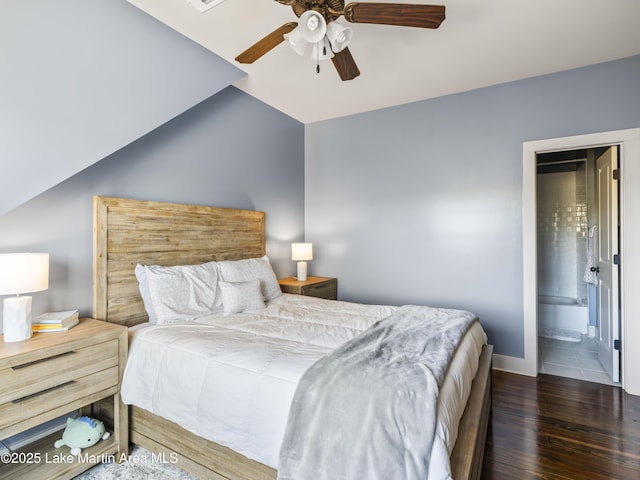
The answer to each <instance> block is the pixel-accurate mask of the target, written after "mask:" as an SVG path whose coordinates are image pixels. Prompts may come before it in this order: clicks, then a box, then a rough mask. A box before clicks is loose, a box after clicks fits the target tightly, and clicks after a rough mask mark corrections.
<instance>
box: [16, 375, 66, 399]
mask: <svg viewBox="0 0 640 480" xmlns="http://www.w3.org/2000/svg"><path fill="white" fill-rule="evenodd" d="M72 383H76V382H75V380H70V381H68V382H65V383H61V384H60V385H56V386H55V387H51V388H47V389H45V390H41V391H39V392H36V393H32V394H31V395H25V396H24V397H20V398H16V399H15V400H11V403H20V402H24V401H26V400H29V399H31V398H34V397H37V396H39V395H44V394H45V393H49V392H51V391H53V390H57V389H58V388H63V387H66V386H67V385H71V384H72Z"/></svg>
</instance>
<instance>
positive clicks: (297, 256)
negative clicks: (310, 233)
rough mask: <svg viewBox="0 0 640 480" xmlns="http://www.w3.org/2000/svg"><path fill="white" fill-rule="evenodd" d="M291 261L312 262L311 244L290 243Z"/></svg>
mask: <svg viewBox="0 0 640 480" xmlns="http://www.w3.org/2000/svg"><path fill="white" fill-rule="evenodd" d="M291 260H302V261H306V260H313V244H311V243H292V244H291Z"/></svg>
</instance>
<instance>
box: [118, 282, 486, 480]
mask: <svg viewBox="0 0 640 480" xmlns="http://www.w3.org/2000/svg"><path fill="white" fill-rule="evenodd" d="M395 310H396V307H391V306H377V305H361V304H353V303H347V302H336V301H329V300H322V299H316V298H311V297H304V296H298V295H287V294H284V295H282V296H281V297H278V298H276V299H275V300H272V301H271V302H269V303H268V305H267V308H266V309H264V310H258V311H253V312H245V313H241V314H235V315H231V316H226V317H225V316H222V315H221V314H216V315H211V316H206V317H202V318H199V319H197V320H195V321H192V322H186V323H180V324H169V325H156V326H150V327H148V328H143V329H140V330H139V331H137V332H136V334H135V337H134V340H133V343H132V345H131V348H130V352H129V360H128V363H127V366H126V369H125V373H124V380H123V385H122V399H123V401H124V402H125V403H127V404H131V405H136V406H138V407H141V408H144V409H145V410H148V411H150V412H152V413H154V414H156V415H159V416H162V417H164V418H167V419H169V420H171V421H173V422H175V423H178V424H180V425H181V426H182V427H184V428H186V429H187V430H189V431H191V432H193V433H195V434H197V435H199V436H202V437H204V438H207V439H209V440H211V441H214V442H217V443H219V444H222V445H225V446H227V447H229V448H231V449H233V450H235V451H236V452H239V453H242V454H244V455H246V456H247V457H249V458H252V459H254V460H257V461H259V462H261V463H264V464H266V465H270V466H272V467H274V468H277V462H278V452H279V448H280V444H281V442H282V438H283V434H284V429H285V426H286V421H287V414H288V411H289V406H290V404H291V400H292V398H293V394H294V392H295V388H296V385H297V383H298V380H299V379H300V377H301V376H302V374H303V373H304V371H305V370H306V369H307V368H308V367H309V366H311V365H312V364H313V363H314V362H315V361H317V360H318V359H319V358H320V357H322V356H324V355H326V354H327V353H328V352H330V351H331V350H333V349H334V348H336V347H338V346H339V345H341V344H342V343H344V342H345V341H347V340H349V339H351V338H353V337H354V336H355V335H357V334H359V333H360V332H362V331H364V330H365V329H367V328H368V327H370V326H371V325H372V324H373V323H374V322H375V321H377V320H379V319H381V318H384V317H387V316H388V315H390V314H391V313H393V312H394V311H395ZM485 341H486V337H485V336H484V333H483V332H482V330H481V329H480V327H479V326H476V328H473V329H471V330H470V332H469V334H468V335H467V336H466V337H465V340H464V341H463V343H464V344H465V345H468V347H465V348H464V349H463V348H460V351H461V352H459V353H460V354H459V355H457V356H456V358H454V362H453V364H452V366H451V368H450V373H449V375H448V377H447V379H446V380H445V382H444V384H443V385H442V386H441V389H440V391H441V397H443V396H444V395H445V394H446V397H447V398H446V399H443V400H442V401H439V405H438V410H439V412H440V411H441V412H440V413H439V424H438V427H437V433H436V435H437V437H438V438H437V439H436V441H435V444H434V450H433V453H432V458H433V456H436V457H442V460H443V461H447V462H448V454H449V453H450V450H451V448H452V447H453V444H454V443H455V440H456V437H457V422H458V418H459V416H460V414H461V412H462V409H463V408H464V404H465V403H466V399H467V397H468V394H469V392H468V391H469V387H470V384H471V379H472V378H473V376H474V375H475V370H476V369H477V357H478V355H479V352H480V349H481V348H482V343H484V342H485ZM458 357H460V358H458ZM455 365H458V366H457V367H455V368H454V366H455ZM454 370H455V372H454ZM447 392H448V393H447ZM434 468H435V467H434ZM443 468H444V466H443ZM446 470H448V468H444V470H443V471H446ZM435 471H438V472H439V471H440V470H439V467H438V468H435V470H434V472H435ZM439 475H441V473H439ZM430 478H438V476H437V475H436V476H432V475H431V472H430Z"/></svg>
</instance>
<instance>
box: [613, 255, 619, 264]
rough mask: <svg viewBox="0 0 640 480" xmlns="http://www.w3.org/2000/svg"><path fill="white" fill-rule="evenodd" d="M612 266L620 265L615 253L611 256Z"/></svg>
mask: <svg viewBox="0 0 640 480" xmlns="http://www.w3.org/2000/svg"><path fill="white" fill-rule="evenodd" d="M613 264H614V265H620V255H619V254H617V253H616V254H614V255H613Z"/></svg>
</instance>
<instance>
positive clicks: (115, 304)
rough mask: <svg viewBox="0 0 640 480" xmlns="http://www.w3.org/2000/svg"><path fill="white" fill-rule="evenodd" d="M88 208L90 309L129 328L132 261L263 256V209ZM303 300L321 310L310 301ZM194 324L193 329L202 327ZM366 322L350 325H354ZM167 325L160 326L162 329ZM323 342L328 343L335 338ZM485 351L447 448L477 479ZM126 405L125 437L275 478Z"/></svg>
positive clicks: (199, 466) (230, 472)
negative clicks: (91, 236)
mask: <svg viewBox="0 0 640 480" xmlns="http://www.w3.org/2000/svg"><path fill="white" fill-rule="evenodd" d="M94 210H95V218H94V239H95V244H94V316H95V317H96V318H99V319H102V320H105V321H108V322H113V323H118V324H121V325H126V326H129V327H133V328H132V329H131V330H134V331H142V332H145V330H147V329H146V327H144V325H145V324H146V322H148V314H147V310H146V309H145V305H144V303H143V300H142V298H141V296H140V293H139V283H138V279H137V278H136V275H135V267H136V265H139V264H140V265H163V266H172V265H199V264H205V263H207V262H234V261H239V260H244V259H259V258H263V257H264V256H265V215H264V213H263V212H257V211H249V210H235V209H224V208H216V207H207V206H197V205H183V204H173V203H164V202H152V201H140V200H128V199H119V198H109V197H95V199H94ZM282 297H289V298H288V299H286V298H280V299H274V301H273V302H272V304H271V302H267V308H266V309H265V310H269V309H270V310H269V311H271V310H274V309H279V310H283V311H284V310H286V309H287V308H294V309H295V308H298V307H297V306H295V305H294V306H293V307H291V306H289V305H288V303H290V302H294V303H295V302H300V301H305V300H303V299H302V298H301V297H297V298H292V297H295V296H285V295H283V296H282ZM318 301H320V300H318ZM322 301H324V302H331V301H327V300H322ZM322 301H320V303H322ZM314 302H315V303H314ZM281 303H283V304H287V305H283V304H281ZM311 303H313V304H314V305H315V307H314V308H317V309H320V310H322V308H323V306H322V305H318V304H317V302H316V300H312V301H311ZM342 303H344V302H342ZM334 305H341V302H336V303H335V304H334ZM345 308H347V305H346V304H345ZM349 308H351V307H349ZM358 308H359V307H358ZM363 308H364V307H363ZM380 308H382V309H383V310H380V312H378V316H379V317H380V316H386V314H387V313H389V312H387V311H386V310H384V308H387V307H384V306H380ZM356 316H357V315H356ZM218 321H219V320H216V319H213V320H211V322H213V323H215V322H218ZM204 323H207V322H204ZM201 325H202V323H200V326H198V327H197V328H198V329H201V328H203V327H202V326H201ZM369 325H370V323H369V324H367V325H359V326H357V328H356V327H354V328H356V330H358V331H362V330H363V329H364V328H365V327H368V326H369ZM173 327H174V326H171V325H170V326H168V327H167V331H168V330H171V328H173ZM207 328H209V326H207ZM339 328H342V327H339ZM136 335H138V334H137V333H136ZM143 335H147V336H149V335H148V334H145V333H142V334H141V336H143ZM171 335H173V333H172V334H170V335H169V336H171ZM354 336H355V337H358V338H359V336H358V335H357V334H350V338H353V337H354ZM328 346H329V347H330V349H333V348H334V346H335V345H334V344H330V345H328ZM133 351H134V350H133V349H132V352H133ZM491 353H492V349H491V346H489V345H486V344H484V345H483V346H482V348H481V352H480V354H479V357H478V359H477V362H476V363H477V371H476V374H475V378H474V379H473V381H472V382H470V393H469V397H468V401H467V402H466V406H465V407H464V412H463V414H462V417H461V419H460V423H459V425H458V427H457V440H456V442H455V445H454V446H453V447H452V451H451V454H450V465H451V471H452V476H453V478H454V479H456V480H458V479H460V480H462V479H479V478H480V474H481V466H482V457H483V453H484V440H485V437H486V429H487V424H488V417H489V411H490V398H491V396H490V384H491V382H490V379H491ZM129 411H130V440H131V441H132V442H133V443H135V444H138V445H140V446H142V447H144V448H146V449H148V450H151V451H153V452H158V453H165V454H170V453H176V454H177V456H176V458H178V463H179V465H180V466H181V467H183V468H184V469H185V470H187V471H190V472H191V473H193V474H195V475H196V476H198V477H200V478H214V479H245V480H249V479H275V478H276V477H277V473H278V472H277V471H276V469H275V468H274V465H273V463H274V462H273V461H268V462H266V463H263V462H261V461H257V460H254V459H251V458H248V456H246V455H243V454H242V453H239V452H238V451H236V450H234V449H232V448H229V447H227V446H224V445H222V443H225V442H216V441H212V440H207V439H205V438H203V437H202V436H200V435H197V434H195V433H193V430H194V429H193V428H191V427H189V428H183V427H182V426H181V425H179V424H178V423H181V422H172V421H170V420H167V419H165V418H163V417H161V416H159V415H156V414H153V413H151V412H150V411H149V410H147V409H145V408H142V407H140V406H131V407H130V408H129ZM101 413H102V414H103V415H107V416H108V414H109V412H108V411H104V412H101ZM267 463H270V464H271V465H268V464H267Z"/></svg>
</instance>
